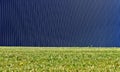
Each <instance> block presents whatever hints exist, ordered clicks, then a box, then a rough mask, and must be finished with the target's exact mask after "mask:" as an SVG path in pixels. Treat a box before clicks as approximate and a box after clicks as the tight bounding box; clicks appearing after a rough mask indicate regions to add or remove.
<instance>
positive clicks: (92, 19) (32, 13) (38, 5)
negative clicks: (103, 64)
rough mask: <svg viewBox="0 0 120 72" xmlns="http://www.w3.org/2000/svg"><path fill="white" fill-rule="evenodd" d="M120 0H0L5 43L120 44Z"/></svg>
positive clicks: (1, 33) (0, 25)
mask: <svg viewBox="0 0 120 72" xmlns="http://www.w3.org/2000/svg"><path fill="white" fill-rule="evenodd" d="M119 6H120V1H119V0H0V45H1V46H111V47H113V46H120V41H119V40H120V38H119V36H120V28H119V27H120V25H119V23H120V17H119V15H120V14H119V11H120V7H119Z"/></svg>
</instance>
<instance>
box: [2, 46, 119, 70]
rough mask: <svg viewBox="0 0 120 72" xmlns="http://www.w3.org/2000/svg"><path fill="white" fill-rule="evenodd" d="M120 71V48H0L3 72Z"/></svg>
mask: <svg viewBox="0 0 120 72" xmlns="http://www.w3.org/2000/svg"><path fill="white" fill-rule="evenodd" d="M119 71H120V49H119V48H92V47H91V48H88V47H86V48H82V47H80V48H79V47H71V48H69V47H67V48H66V47H51V48H49V47H0V72H119Z"/></svg>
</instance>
